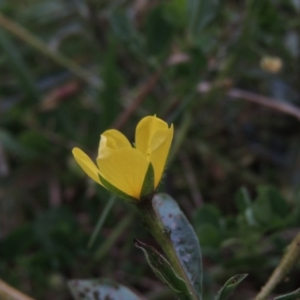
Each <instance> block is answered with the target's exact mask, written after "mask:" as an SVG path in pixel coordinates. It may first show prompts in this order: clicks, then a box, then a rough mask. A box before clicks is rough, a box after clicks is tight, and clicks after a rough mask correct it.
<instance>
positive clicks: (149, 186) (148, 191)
mask: <svg viewBox="0 0 300 300" xmlns="http://www.w3.org/2000/svg"><path fill="white" fill-rule="evenodd" d="M153 192H154V169H153V166H152V164H151V163H150V164H149V167H148V170H147V172H146V176H145V179H144V183H143V187H142V191H141V199H143V198H145V197H149V196H150V195H152V194H153Z"/></svg>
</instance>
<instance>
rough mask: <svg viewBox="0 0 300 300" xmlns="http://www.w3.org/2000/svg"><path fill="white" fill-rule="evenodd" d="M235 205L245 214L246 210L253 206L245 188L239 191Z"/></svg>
mask: <svg viewBox="0 0 300 300" xmlns="http://www.w3.org/2000/svg"><path fill="white" fill-rule="evenodd" d="M235 203H236V206H237V208H238V210H239V211H240V212H245V210H246V209H247V208H248V207H249V206H250V205H251V198H250V195H249V192H248V190H247V189H246V188H245V187H242V188H240V189H239V190H238V191H237V193H236V196H235Z"/></svg>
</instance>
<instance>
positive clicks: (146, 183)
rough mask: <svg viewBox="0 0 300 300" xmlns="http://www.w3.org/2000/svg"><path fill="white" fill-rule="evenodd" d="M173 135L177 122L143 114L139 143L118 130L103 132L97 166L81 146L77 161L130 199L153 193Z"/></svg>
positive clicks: (162, 169) (97, 180) (138, 130)
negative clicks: (133, 143)
mask: <svg viewBox="0 0 300 300" xmlns="http://www.w3.org/2000/svg"><path fill="white" fill-rule="evenodd" d="M172 139H173V124H172V125H171V126H170V127H169V126H168V124H167V123H166V122H164V121H163V120H161V119H159V118H157V117H156V116H148V117H145V118H143V119H142V120H141V121H140V122H139V123H138V125H137V127H136V132H135V147H132V145H131V144H130V142H129V141H128V139H127V138H126V137H125V136H124V135H123V134H122V133H121V132H119V131H118V130H115V129H110V130H107V131H105V132H104V133H102V134H101V137H100V144H99V149H98V157H97V160H96V161H97V166H96V165H95V164H94V163H93V162H92V160H91V159H90V158H89V157H88V156H87V155H86V154H85V153H84V152H83V151H82V150H80V149H79V148H74V149H73V151H72V152H73V155H74V158H75V160H76V162H77V163H78V164H79V165H80V167H81V168H82V169H83V171H84V172H85V173H86V174H87V175H88V176H89V177H90V178H92V179H93V180H94V181H96V182H97V183H99V184H101V185H102V186H104V187H105V188H106V189H108V190H109V191H111V192H113V193H115V194H117V195H118V196H120V197H123V198H125V199H127V200H133V201H136V200H140V199H143V198H145V197H147V196H150V195H152V194H153V193H154V192H155V190H156V189H157V187H158V184H159V182H160V180H161V177H162V175H163V172H164V169H165V164H166V161H167V158H168V154H169V149H170V146H171V143H172Z"/></svg>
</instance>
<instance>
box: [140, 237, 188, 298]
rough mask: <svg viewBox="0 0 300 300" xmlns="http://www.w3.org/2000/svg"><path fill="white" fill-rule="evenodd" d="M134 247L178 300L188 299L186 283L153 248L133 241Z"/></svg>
mask: <svg viewBox="0 0 300 300" xmlns="http://www.w3.org/2000/svg"><path fill="white" fill-rule="evenodd" d="M134 245H135V246H136V247H137V248H139V249H141V250H142V251H143V252H144V255H145V257H146V260H147V262H148V264H149V266H150V267H151V269H152V271H153V272H154V273H155V275H156V276H157V277H158V278H159V279H161V280H162V281H163V282H164V283H166V284H167V285H168V286H169V287H170V288H171V290H172V291H173V292H174V293H175V294H177V296H178V297H180V299H187V300H188V299H190V297H189V291H188V289H187V286H186V283H185V282H184V281H183V280H182V279H181V278H180V277H178V276H177V274H176V273H175V271H174V269H173V268H172V266H171V264H170V263H169V261H168V260H167V259H166V258H165V257H164V256H163V255H161V254H160V253H159V252H158V251H157V250H156V249H155V248H153V247H151V246H149V245H147V244H145V243H142V242H140V241H138V240H136V239H135V240H134Z"/></svg>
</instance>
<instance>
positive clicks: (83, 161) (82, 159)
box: [72, 148, 102, 185]
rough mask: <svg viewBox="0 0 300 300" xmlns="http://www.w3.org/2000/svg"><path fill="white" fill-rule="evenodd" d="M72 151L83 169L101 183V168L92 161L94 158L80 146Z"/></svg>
mask: <svg viewBox="0 0 300 300" xmlns="http://www.w3.org/2000/svg"><path fill="white" fill-rule="evenodd" d="M72 153H73V155H74V158H75V160H76V162H77V163H78V164H79V166H80V167H81V168H82V170H83V171H84V172H85V173H86V174H87V175H88V176H89V177H90V178H92V179H93V180H94V181H96V182H97V183H99V184H101V185H102V183H101V181H100V179H99V170H98V168H97V167H96V165H95V164H94V163H93V162H92V160H91V159H90V158H89V157H88V156H87V155H86V154H85V153H84V152H83V151H82V150H80V149H79V148H73V150H72Z"/></svg>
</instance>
